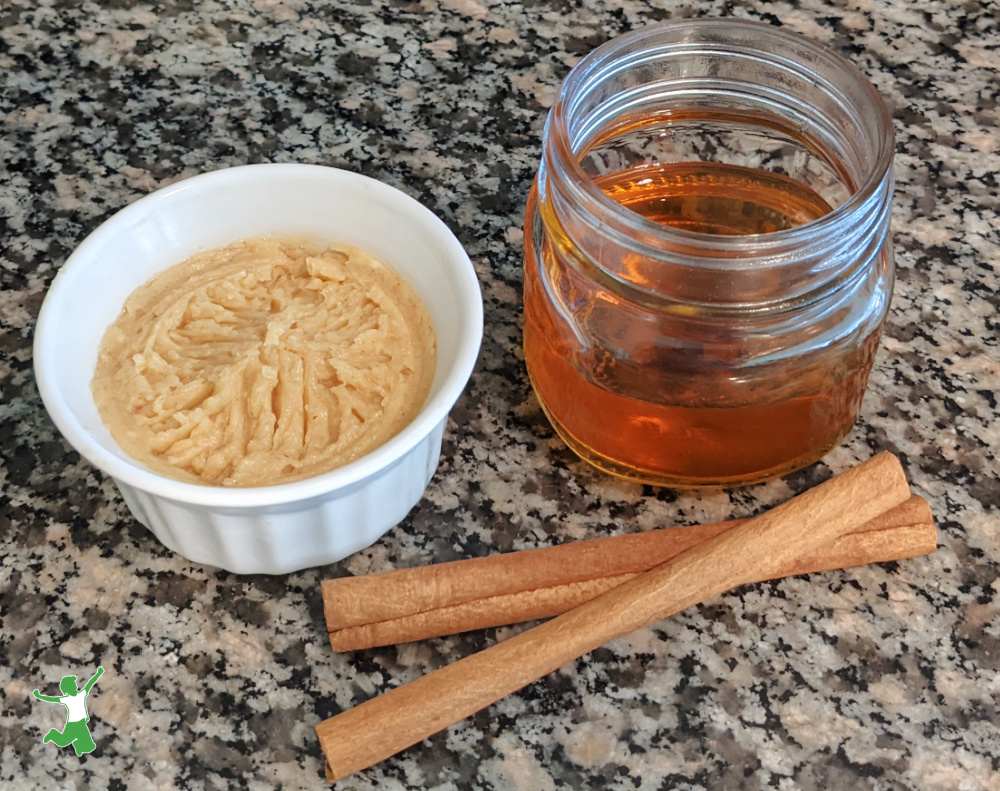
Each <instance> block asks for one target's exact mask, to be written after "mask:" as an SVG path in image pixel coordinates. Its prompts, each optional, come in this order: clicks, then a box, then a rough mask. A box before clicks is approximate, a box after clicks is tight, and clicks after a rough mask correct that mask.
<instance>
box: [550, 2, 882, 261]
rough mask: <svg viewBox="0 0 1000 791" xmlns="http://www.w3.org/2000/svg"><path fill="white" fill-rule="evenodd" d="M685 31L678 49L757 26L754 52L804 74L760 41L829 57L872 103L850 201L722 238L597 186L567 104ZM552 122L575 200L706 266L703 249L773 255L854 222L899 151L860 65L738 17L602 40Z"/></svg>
mask: <svg viewBox="0 0 1000 791" xmlns="http://www.w3.org/2000/svg"><path fill="white" fill-rule="evenodd" d="M685 29H686V30H688V31H690V33H689V36H688V38H686V39H684V40H683V41H682V42H678V43H677V45H676V46H677V47H690V46H692V45H709V44H713V43H714V42H713V41H712V40H711V39H710V38H708V36H706V33H710V32H713V31H714V32H716V34H718V33H719V32H721V31H723V30H725V29H730V30H742V31H752V32H753V33H754V34H755V35H759V36H760V39H761V44H760V45H759V46H758V47H757V48H755V49H754V52H755V54H757V55H763V56H766V58H767V59H768V60H769V61H770V62H772V63H775V64H782V65H785V66H792V67H796V70H798V71H801V70H802V69H803V65H802V64H801V63H797V62H796V61H794V60H792V59H790V58H789V57H787V56H784V55H782V54H780V53H781V52H782V49H781V47H774V46H772V47H769V48H767V49H765V48H764V46H763V42H764V41H768V43H775V44H778V43H784V44H785V45H786V46H787V47H789V48H790V49H791V50H793V51H794V50H801V51H806V52H808V53H809V54H810V55H812V56H814V57H815V58H816V59H817V61H823V62H825V63H826V64H827V65H829V66H831V67H832V68H834V69H835V70H836V71H837V72H839V73H840V74H841V75H843V77H844V78H845V79H847V80H850V81H852V82H853V83H854V85H855V86H856V87H858V88H860V89H861V90H862V92H863V94H864V96H865V99H866V100H867V102H868V105H869V106H867V107H866V108H865V110H870V111H871V114H870V116H869V115H866V121H868V122H869V123H870V124H871V125H872V126H873V128H874V135H873V139H874V140H875V142H876V146H875V150H874V156H873V157H872V158H871V164H870V165H869V166H868V167H867V169H866V171H867V172H866V173H865V174H864V178H863V180H861V182H860V183H859V184H858V186H857V187H856V188H855V189H853V190H852V193H851V196H850V197H849V198H848V199H847V200H845V201H844V202H843V203H841V204H840V205H839V206H837V207H835V208H834V209H833V210H832V211H830V212H829V213H827V214H824V215H823V216H822V217H819V218H817V219H815V220H812V221H811V222H808V223H804V224H802V225H798V226H795V227H793V228H788V229H784V230H778V231H773V232H771V233H765V234H755V235H751V236H724V235H717V234H711V233H704V232H700V231H692V230H689V229H685V228H675V227H671V226H665V225H662V224H660V223H658V222H656V221H654V220H651V219H648V218H646V217H644V216H642V215H641V214H639V213H638V212H634V211H631V210H630V209H628V208H626V207H623V206H622V205H621V204H619V203H617V202H616V201H615V200H614V199H612V198H611V197H609V196H608V195H606V194H605V193H604V191H603V190H601V189H600V187H598V186H597V184H595V183H594V181H593V180H592V179H591V177H590V176H588V175H587V174H586V173H585V171H584V169H583V166H582V165H581V162H580V159H579V158H578V152H575V151H573V150H572V148H571V146H570V141H569V132H568V120H567V114H568V112H571V110H569V109H568V108H569V107H570V106H571V105H572V103H573V99H574V98H575V97H576V96H577V95H578V94H579V92H580V91H585V90H587V89H589V88H590V87H592V83H593V81H594V80H599V79H600V77H601V74H602V72H606V71H607V70H608V68H609V67H610V66H611V65H613V64H614V63H615V62H616V61H620V60H621V59H622V53H623V52H632V51H634V50H635V48H636V46H637V45H640V44H641V43H642V42H643V41H644V40H650V41H651V40H653V39H656V38H658V37H660V36H663V35H664V34H666V33H677V34H679V33H682V32H684V31H685ZM822 84H823V86H824V88H826V89H827V90H832V91H836V85H835V84H834V83H833V82H831V81H829V80H823V81H822ZM836 93H837V95H838V96H840V98H842V99H845V101H846V97H845V96H844V95H843V92H841V91H836ZM547 125H551V126H552V131H554V132H555V134H550V133H549V132H546V138H547V139H548V140H549V141H550V142H551V144H552V145H553V147H554V149H555V151H556V153H557V155H558V157H559V159H560V160H561V164H562V166H563V167H564V168H566V169H567V170H568V171H569V173H570V174H571V175H572V176H573V179H572V182H573V183H571V184H570V185H568V186H569V187H570V188H571V190H572V193H573V197H574V200H576V201H582V202H584V203H585V204H589V205H590V206H591V207H593V208H594V209H596V210H598V211H600V212H601V213H602V214H607V213H610V214H612V215H614V216H615V218H616V220H617V221H618V222H620V223H621V224H622V225H623V226H625V227H626V228H630V229H634V230H636V231H638V232H640V233H641V234H644V235H648V236H652V237H659V238H662V239H664V240H669V241H670V242H672V243H673V244H675V245H677V246H678V247H680V248H691V249H696V250H698V251H699V252H698V254H697V256H696V257H697V259H700V260H701V262H702V263H703V265H707V266H710V265H711V262H712V260H713V259H712V258H711V257H707V256H706V253H711V252H717V253H719V254H721V255H723V256H726V258H727V260H729V258H728V255H727V254H732V253H739V252H741V251H745V250H746V249H747V247H752V248H753V251H754V255H755V257H757V256H763V257H767V256H768V255H769V254H775V255H777V254H780V253H781V252H782V251H783V250H785V249H787V248H789V247H793V246H798V245H801V244H803V243H806V242H807V241H808V240H809V239H810V238H812V237H813V236H814V235H816V234H825V233H830V232H831V231H832V230H833V229H835V228H836V227H837V226H839V225H842V224H843V223H845V222H849V221H850V218H851V217H852V215H854V214H855V213H857V212H859V211H864V207H865V206H866V205H870V202H871V201H872V199H873V197H875V196H876V194H877V193H878V192H880V191H882V190H884V189H885V187H886V185H887V184H891V166H892V159H893V154H894V153H895V133H894V130H893V126H892V116H891V114H890V112H889V109H888V107H887V106H886V104H885V102H884V100H883V98H882V96H881V95H880V94H879V92H878V91H877V90H876V88H875V87H874V85H872V83H871V81H870V80H869V79H868V78H867V77H866V76H865V74H864V73H863V72H862V71H861V70H860V69H858V68H857V67H856V66H855V65H854V64H853V63H851V62H850V61H849V60H848V59H847V58H845V57H844V56H843V55H841V54H840V53H839V52H837V51H836V50H834V49H833V48H832V47H830V46H827V45H823V44H821V43H819V42H817V41H814V40H813V39H810V38H808V37H806V36H802V35H800V34H797V33H791V32H789V31H786V30H783V29H781V28H778V27H776V26H774V25H770V24H767V23H763V22H757V21H750V20H741V19H713V18H710V19H693V20H680V21H671V22H665V23H659V24H656V25H650V26H648V27H644V28H641V29H639V30H634V31H632V32H630V33H626V34H624V35H622V36H618V37H616V38H614V39H611V40H610V41H607V42H605V43H604V44H602V45H601V46H599V47H597V48H596V49H595V50H593V51H592V52H590V53H589V54H587V55H586V56H585V57H584V58H583V59H582V60H581V61H580V62H579V63H577V64H576V66H574V67H573V69H572V70H571V71H570V73H569V74H568V75H567V77H566V79H565V80H564V81H563V84H562V86H561V87H560V89H559V92H558V94H557V96H556V101H555V102H554V103H553V106H552V111H551V113H550V115H549V119H548V122H547Z"/></svg>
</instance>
